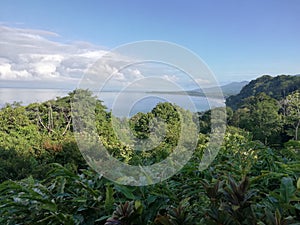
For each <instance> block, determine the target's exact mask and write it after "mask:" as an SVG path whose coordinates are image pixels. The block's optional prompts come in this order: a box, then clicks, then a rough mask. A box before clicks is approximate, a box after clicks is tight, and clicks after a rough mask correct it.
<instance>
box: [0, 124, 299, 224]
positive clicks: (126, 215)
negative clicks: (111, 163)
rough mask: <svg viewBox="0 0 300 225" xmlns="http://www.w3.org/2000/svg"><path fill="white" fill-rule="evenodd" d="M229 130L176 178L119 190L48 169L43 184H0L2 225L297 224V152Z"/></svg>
mask: <svg viewBox="0 0 300 225" xmlns="http://www.w3.org/2000/svg"><path fill="white" fill-rule="evenodd" d="M234 131H237V130H235V129H233V130H232V131H231V132H228V133H227V135H226V138H225V143H224V144H223V147H222V149H221V150H220V153H219V155H218V156H217V158H216V159H215V161H214V162H213V164H212V165H211V166H210V167H209V168H208V169H206V170H204V171H199V170H197V165H198V163H199V159H200V158H201V155H202V152H203V149H205V143H203V144H199V146H198V148H197V150H196V152H195V154H194V156H193V158H192V160H191V161H190V162H189V163H188V164H187V165H186V166H185V167H184V168H183V169H182V170H181V171H180V172H179V173H178V174H176V175H175V176H173V177H172V178H171V179H169V180H166V181H164V182H161V183H158V184H156V185H151V186H146V187H131V186H121V185H118V184H116V183H113V182H110V181H108V180H106V179H105V178H104V177H102V176H101V175H99V174H97V173H96V172H94V171H93V170H92V169H89V168H87V169H81V170H80V171H79V172H78V173H77V172H76V170H73V171H72V169H67V168H66V167H63V166H61V165H60V164H51V168H52V169H51V170H50V171H49V173H48V175H47V177H46V178H45V179H43V180H36V179H34V178H32V177H28V178H26V179H23V180H20V181H12V180H7V181H5V182H3V183H2V184H1V185H0V196H1V197H0V215H1V218H0V223H1V224H105V225H116V224H122V225H135V224H136V225H137V224H139V225H140V224H145V225H147V224H161V225H179V224H187V225H193V224H228V225H231V224H233V225H234V224H260V225H263V224H266V225H273V224H274V225H275V224H276V225H279V224H300V223H299V221H300V179H299V174H300V161H299V154H298V152H297V149H293V148H291V147H289V148H286V149H283V150H273V149H270V148H268V147H266V146H264V145H263V144H261V143H259V142H253V141H251V140H249V139H248V137H245V136H243V135H242V134H241V133H238V132H234Z"/></svg>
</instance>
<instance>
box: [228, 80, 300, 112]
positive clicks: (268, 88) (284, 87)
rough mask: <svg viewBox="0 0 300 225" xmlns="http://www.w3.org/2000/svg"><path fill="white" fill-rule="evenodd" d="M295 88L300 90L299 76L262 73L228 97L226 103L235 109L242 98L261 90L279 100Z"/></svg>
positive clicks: (239, 104) (240, 103) (241, 101)
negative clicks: (237, 92) (274, 75)
mask: <svg viewBox="0 0 300 225" xmlns="http://www.w3.org/2000/svg"><path fill="white" fill-rule="evenodd" d="M295 90H300V76H291V75H280V76H276V77H272V76H269V75H264V76H261V77H259V78H257V79H255V80H252V81H251V82H250V83H249V84H247V85H246V86H245V87H243V88H242V90H241V91H240V93H239V94H237V95H233V96H230V97H228V98H227V99H226V105H227V106H229V107H231V108H232V109H237V108H238V107H239V106H241V105H242V103H243V100H244V99H246V98H248V97H250V96H255V95H257V94H259V93H263V92H264V93H265V94H267V95H268V96H270V97H272V98H274V99H276V100H280V99H282V98H284V97H286V96H287V95H288V94H290V93H292V92H294V91H295Z"/></svg>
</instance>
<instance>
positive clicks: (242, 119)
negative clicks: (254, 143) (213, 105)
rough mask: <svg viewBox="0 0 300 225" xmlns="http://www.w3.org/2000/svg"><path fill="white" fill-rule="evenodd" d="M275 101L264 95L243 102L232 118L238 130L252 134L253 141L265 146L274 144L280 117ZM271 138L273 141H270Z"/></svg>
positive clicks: (278, 129)
mask: <svg viewBox="0 0 300 225" xmlns="http://www.w3.org/2000/svg"><path fill="white" fill-rule="evenodd" d="M279 109H280V106H279V104H278V103H277V101H276V100H275V99H273V98H271V97H269V96H267V95H266V94H264V93H260V94H258V95H256V96H251V97H249V98H247V99H245V101H244V105H243V107H242V108H240V109H238V110H237V111H236V112H235V115H234V118H235V119H236V121H237V125H238V126H239V127H240V128H243V129H246V130H248V131H250V132H252V134H253V137H254V139H256V140H260V141H262V142H264V143H265V144H267V143H270V142H275V140H277V137H278V135H279V132H280V130H281V124H282V123H281V116H280V114H279V113H278V112H279ZM272 138H273V140H274V141H271V139H272Z"/></svg>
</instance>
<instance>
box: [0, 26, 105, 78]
mask: <svg viewBox="0 0 300 225" xmlns="http://www.w3.org/2000/svg"><path fill="white" fill-rule="evenodd" d="M58 37H59V35H58V34H56V33H52V32H48V31H43V30H31V29H20V28H11V27H7V26H1V25H0V80H13V81H16V80H17V81H23V80H26V81H28V80H32V81H74V80H78V79H79V78H80V77H81V76H82V74H83V73H84V71H85V70H86V69H87V68H88V67H89V66H90V65H92V64H93V63H94V62H95V61H96V60H97V59H98V58H100V57H101V56H102V55H103V54H105V53H106V51H105V50H102V49H100V48H98V47H96V46H93V45H91V44H88V43H79V42H78V43H69V44H63V43H61V42H59V41H55V40H53V39H57V38H58Z"/></svg>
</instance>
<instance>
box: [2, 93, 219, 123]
mask: <svg viewBox="0 0 300 225" xmlns="http://www.w3.org/2000/svg"><path fill="white" fill-rule="evenodd" d="M70 91H71V90H63V89H37V88H35V89H29V88H0V107H3V106H4V105H5V104H6V103H13V102H21V104H22V105H28V104H30V103H33V102H43V101H47V100H50V99H55V98H56V97H63V96H66V95H68V93H69V92H70ZM95 95H97V96H98V98H99V99H100V100H102V101H103V104H104V105H105V106H106V107H107V109H108V110H111V111H112V113H113V114H114V115H115V116H118V117H124V116H126V117H130V116H132V115H134V114H136V113H137V112H149V111H151V110H152V108H153V107H155V105H156V104H157V103H159V102H171V103H175V104H176V105H178V106H180V107H182V108H185V109H188V110H190V111H192V112H201V111H206V110H208V109H210V108H211V107H217V106H223V105H224V101H223V100H220V99H212V98H210V99H208V98H206V97H201V96H187V95H182V94H166V93H147V92H121V93H119V92H113V91H112V92H101V93H98V94H95Z"/></svg>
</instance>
